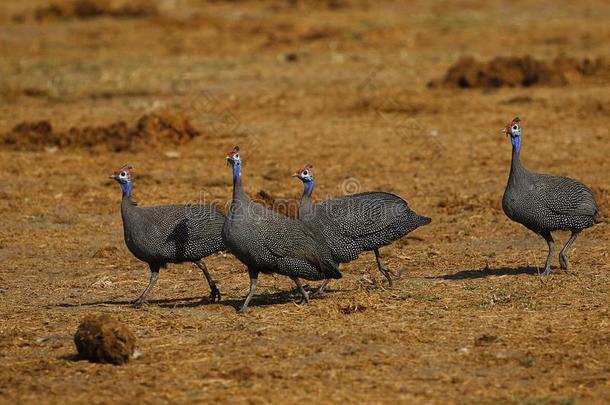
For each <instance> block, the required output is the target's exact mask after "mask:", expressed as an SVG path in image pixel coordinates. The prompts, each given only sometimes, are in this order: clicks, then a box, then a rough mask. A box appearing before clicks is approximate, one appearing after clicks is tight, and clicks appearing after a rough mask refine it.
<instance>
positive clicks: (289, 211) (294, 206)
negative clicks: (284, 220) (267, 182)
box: [254, 190, 299, 218]
mask: <svg viewBox="0 0 610 405" xmlns="http://www.w3.org/2000/svg"><path fill="white" fill-rule="evenodd" d="M254 201H256V202H258V203H259V204H262V205H264V206H265V207H267V208H269V209H271V210H274V211H277V212H279V213H280V214H283V215H286V216H287V217H290V218H297V217H298V216H299V202H298V201H296V200H294V199H292V198H278V197H276V196H273V195H271V194H269V193H268V192H267V191H265V190H260V191H259V192H258V194H256V196H255V197H254Z"/></svg>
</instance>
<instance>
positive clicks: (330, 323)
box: [0, 0, 610, 404]
mask: <svg viewBox="0 0 610 405" xmlns="http://www.w3.org/2000/svg"><path fill="white" fill-rule="evenodd" d="M68 3H69V4H68ZM81 3H82V4H84V3H83V2H81ZM88 3H90V4H94V3H95V4H98V6H99V4H102V6H99V7H98V6H95V7H97V8H94V10H97V11H96V12H95V13H85V14H83V13H79V12H76V11H74V10H76V8H74V7H75V6H74V4H76V3H75V2H66V3H65V4H67V5H60V6H57V4H60V2H55V1H54V2H48V1H43V0H19V1H17V0H6V1H3V2H1V3H0V51H1V55H2V58H0V134H3V135H2V143H1V144H0V224H1V226H0V258H1V259H2V260H1V263H2V265H1V266H0V303H1V305H0V358H1V359H2V361H0V402H3V403H34V402H35V403H83V402H88V403H92V404H95V403H109V402H136V401H137V402H145V403H170V402H171V403H175V402H212V403H214V402H220V401H223V402H231V403H267V402H274V403H280V402H282V403H297V402H301V403H302V402H303V401H313V402H321V401H324V402H333V403H337V402H370V403H389V402H396V401H401V402H405V403H527V404H568V403H587V404H588V403H600V404H602V403H608V402H610V384H609V382H608V381H609V377H610V330H609V319H608V315H609V301H610V291H609V290H610V288H609V285H610V272H609V270H610V259H609V257H608V246H609V242H610V235H609V232H608V230H609V228H608V219H607V218H608V217H609V216H610V215H609V214H610V160H609V159H608V156H610V142H609V141H608V140H609V139H610V133H609V129H608V128H609V126H608V122H609V118H610V91H609V90H610V82H609V81H608V80H606V79H605V78H604V77H605V76H603V75H602V76H591V77H589V76H587V77H584V75H580V76H583V77H579V76H573V75H571V74H568V75H567V76H566V80H565V81H562V82H561V83H560V84H559V85H557V84H555V83H545V82H541V83H537V85H536V86H529V87H521V85H515V86H514V87H510V86H508V87H506V86H503V87H497V86H482V88H477V87H476V86H474V87H470V88H466V89H464V88H459V86H457V87H456V86H454V85H452V86H449V87H447V86H442V85H441V86H437V87H435V88H430V87H429V86H428V83H430V82H431V81H438V80H439V79H442V78H443V77H444V76H445V74H446V72H447V71H448V69H450V67H451V66H453V65H454V64H455V63H456V62H457V61H458V60H460V58H461V57H463V56H471V57H472V58H474V60H475V61H480V62H477V63H482V64H484V65H485V64H486V63H487V62H488V61H492V60H494V58H507V59H500V60H509V61H510V60H513V59H508V58H515V57H517V58H522V57H523V56H524V55H525V56H527V57H528V58H531V59H532V60H535V61H539V62H540V63H548V61H553V60H554V59H555V58H556V57H557V56H565V57H567V58H573V60H575V61H583V60H585V59H587V60H589V61H597V60H607V59H604V58H608V56H609V52H610V51H609V50H608V43H609V41H610V28H609V27H610V25H609V24H608V21H609V20H610V4H609V3H608V2H606V1H591V2H587V3H586V4H585V3H582V2H561V3H557V2H550V1H549V2H534V1H529V0H525V1H521V2H518V3H513V2H502V1H492V2H485V1H480V0H474V1H468V2H458V3H449V2H442V1H433V2H408V4H406V2H405V4H403V2H395V1H381V2H372V1H366V0H354V1H349V0H339V1H337V0H333V1H316V2H305V1H275V0H274V1H272V0H267V1H210V2H204V1H195V0H184V1H164V0H159V1H153V2H149V3H147V2H141V3H138V4H143V6H142V7H144V9H145V10H153V11H150V12H148V11H147V12H143V13H137V14H131V15H130V14H129V13H126V12H125V13H121V12H120V10H123V9H121V7H122V6H121V4H119V3H121V2H108V3H104V2H94V1H90V2H88ZM124 3H125V4H127V3H129V2H124ZM52 4H55V5H56V6H53V5H52ZM62 4H64V3H62ZM105 4H111V5H112V7H113V8H111V9H109V8H104V7H105ZM133 4H136V3H133ZM146 4H148V5H146ZM50 7H51V8H52V7H56V9H60V10H67V11H65V12H64V11H61V12H60V13H56V14H52V15H49V14H46V15H45V14H44V10H47V11H48V10H49V9H50ZM62 7H64V8H62ZM100 7H101V8H100ZM108 7H110V6H108ZM147 7H152V8H147ZM41 10H43V11H41ZM99 10H101V11H99ZM107 10H111V11H107ZM112 10H119V11H116V12H113V11H112ZM41 13H42V14H41ZM41 15H43V17H40V16H41ZM600 58H601V59H600ZM579 63H580V62H579ZM515 115H519V116H521V118H522V120H523V121H522V124H523V131H524V141H523V159H524V162H525V164H526V165H527V167H528V168H530V169H531V170H535V171H539V172H545V173H552V174H557V175H568V176H571V177H574V178H577V179H580V180H581V181H583V182H584V183H586V184H587V185H589V186H590V187H591V188H592V189H593V190H594V192H595V193H596V197H597V201H598V204H599V206H600V209H601V214H602V217H603V218H604V221H603V222H602V223H601V224H599V225H597V226H595V227H593V228H591V229H589V230H587V231H585V232H583V233H582V235H581V236H580V237H579V238H578V239H577V241H576V243H575V245H574V248H573V251H572V252H571V255H570V259H571V262H570V263H571V268H570V271H569V272H568V273H564V272H561V271H560V270H559V268H558V263H557V260H556V258H555V262H554V274H552V275H551V276H550V277H547V278H544V279H541V278H540V277H538V275H537V273H538V270H539V266H541V265H542V263H543V261H544V258H545V256H546V244H545V243H544V241H543V240H542V239H541V238H540V237H538V236H536V235H534V234H532V233H531V232H529V231H527V230H526V229H525V228H523V227H522V226H520V225H518V224H515V223H513V222H511V221H510V220H508V218H506V216H505V215H504V213H503V212H502V208H501V198H502V193H503V191H504V187H505V184H506V178H507V175H508V168H509V164H510V142H509V141H508V140H507V139H506V138H505V137H504V136H503V135H502V134H500V133H499V130H500V129H501V128H503V126H504V125H505V124H506V122H507V121H509V120H510V119H512V118H513V117H514V116H515ZM142 117H148V118H146V119H147V121H146V122H147V123H148V124H147V125H144V126H140V124H139V123H140V122H141V119H143V118H142ZM171 117H173V118H171ZM119 123H123V124H119ZM117 126H118V127H120V128H123V129H120V130H114V129H116V128H118V127H117ZM87 128H89V129H87ZM113 128H114V129H113ZM139 128H144V129H142V130H141V131H140V130H139ZM168 128H170V129H168ZM171 128H174V129H175V128H178V129H179V130H178V131H174V130H172V129H171ZM134 133H136V134H140V135H141V136H139V138H143V140H141V141H137V142H135V141H134V142H127V141H126V139H132V138H133V137H132V138H129V134H132V135H133V134H134ZM100 134H101V135H100ZM7 137H12V138H11V139H13V140H14V142H12V143H11V142H6V139H8V138H7ZM135 138H138V137H135ZM139 138H138V139H139ZM149 139H150V140H151V141H150V142H149V141H148V140H149ZM50 140H51V141H50ZM62 140H63V141H62ZM235 144H238V145H239V146H240V147H241V149H242V151H243V153H242V157H243V159H244V168H243V173H244V184H245V187H246V189H247V191H248V192H249V193H250V194H251V195H252V196H256V197H257V198H259V199H260V200H261V201H264V202H265V203H267V204H269V205H270V206H274V207H276V208H277V209H278V210H281V211H282V212H286V213H288V214H292V215H294V212H295V210H296V207H297V206H298V204H297V201H298V198H299V197H300V193H301V187H302V186H301V184H300V182H298V180H295V179H294V178H292V177H290V174H291V173H292V172H294V171H295V170H296V169H299V168H301V167H303V165H305V164H306V163H311V164H313V165H314V167H315V172H316V178H317V183H316V184H317V186H316V187H317V188H316V196H317V198H318V199H323V198H326V197H329V196H335V195H341V194H344V193H346V192H354V191H365V190H384V191H389V192H393V193H396V194H398V195H400V196H402V197H404V198H406V199H408V201H409V203H410V206H411V207H412V208H413V209H414V210H415V211H416V212H418V213H421V214H422V215H426V216H430V217H432V218H433V222H432V223H431V224H430V225H428V226H426V227H423V228H421V229H418V230H416V231H415V232H413V233H412V234H410V235H409V236H408V237H406V238H403V239H401V240H399V241H397V242H396V243H394V244H393V245H391V246H389V247H386V248H383V249H382V255H383V257H384V259H385V261H386V263H387V264H388V266H389V267H390V268H392V269H394V270H395V271H399V272H400V273H401V277H400V279H399V280H398V281H397V283H396V285H395V286H394V287H392V288H390V287H388V286H387V284H385V283H383V282H382V277H381V275H380V274H379V272H378V271H377V269H376V266H375V262H374V256H373V255H372V254H370V253H367V254H363V255H362V256H361V258H360V259H358V260H357V261H354V262H352V263H349V264H346V265H344V266H342V272H343V274H344V277H343V278H342V279H341V280H338V281H333V282H332V283H331V284H330V286H329V291H328V293H327V294H326V295H325V296H324V297H322V298H319V299H314V300H312V302H311V303H310V304H309V305H306V306H299V305H297V304H296V303H295V302H296V301H297V300H298V294H297V293H296V291H294V290H293V286H292V284H291V282H290V280H288V279H286V278H283V277H280V276H265V275H262V276H261V279H260V287H259V295H258V296H257V297H255V299H254V300H253V302H252V305H251V310H250V312H249V313H248V314H247V315H245V316H241V315H238V314H237V313H236V308H237V307H238V306H239V305H240V304H241V302H242V300H243V298H244V297H245V295H246V292H247V287H248V277H247V273H246V271H245V268H244V266H243V265H242V264H241V263H239V262H238V261H237V260H236V259H235V258H233V257H232V256H231V255H229V254H218V255H215V256H213V257H210V258H208V259H206V264H207V266H208V268H209V269H210V272H211V273H212V275H213V277H214V278H215V279H216V280H217V282H218V287H219V288H220V290H221V292H222V293H223V300H222V301H221V302H220V303H215V304H209V303H208V300H207V296H208V294H209V290H208V287H207V284H206V283H205V281H204V280H203V277H202V275H201V274H200V271H199V270H198V269H197V268H196V267H195V266H194V265H190V264H184V265H174V266H170V267H169V268H168V269H167V270H163V271H162V273H161V276H160V281H159V283H158V284H157V287H156V288H155V290H154V291H153V293H152V296H151V299H150V304H149V305H148V306H146V307H144V308H143V309H137V310H136V309H134V308H132V307H131V306H130V305H129V304H130V301H132V300H133V299H135V298H136V297H137V296H138V294H139V293H140V292H141V291H142V290H143V289H144V287H145V286H146V283H147V282H148V270H147V267H146V265H145V264H143V263H141V262H138V261H137V260H136V259H135V258H133V257H132V256H131V254H130V253H129V251H128V250H127V248H126V247H125V244H124V242H123V234H122V224H121V218H120V213H119V204H120V190H119V189H118V187H117V185H116V184H114V183H113V182H112V181H111V180H110V179H108V175H109V174H110V173H111V172H112V171H113V170H114V169H116V168H117V167H120V166H121V165H123V164H125V163H130V164H132V165H133V166H134V176H135V186H134V187H135V189H134V190H135V191H134V192H135V198H136V200H137V201H138V203H139V204H141V205H152V204H166V203H178V202H183V203H189V202H199V201H204V202H207V203H214V204H217V205H218V206H220V207H222V209H226V208H227V206H228V201H229V199H230V195H231V179H230V171H229V169H228V168H227V166H226V162H225V160H224V156H225V155H226V153H227V152H228V151H229V150H230V149H231V148H232V147H233V145H235ZM117 145H119V147H117ZM566 239H567V235H564V234H558V235H557V238H556V240H557V245H561V244H562V243H563V242H565V240H566ZM310 284H311V285H312V286H313V284H314V283H310ZM95 314H108V315H112V316H113V317H116V318H117V319H119V320H120V322H122V323H123V324H125V325H126V326H127V327H128V328H129V329H130V330H132V331H133V332H134V334H135V336H136V339H137V349H138V350H139V351H140V352H141V353H142V355H141V357H139V358H138V359H135V360H133V361H130V362H129V363H127V364H125V365H122V366H114V365H109V364H95V363H89V362H87V361H83V360H78V359H77V358H76V356H75V355H76V348H75V345H74V340H73V336H74V333H75V331H76V329H77V327H78V325H79V324H80V322H81V321H82V320H83V319H84V318H85V317H86V316H88V315H95Z"/></svg>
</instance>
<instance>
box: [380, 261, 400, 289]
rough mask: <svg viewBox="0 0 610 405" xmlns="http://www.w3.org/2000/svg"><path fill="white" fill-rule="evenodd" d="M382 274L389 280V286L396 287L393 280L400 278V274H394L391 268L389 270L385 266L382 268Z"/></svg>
mask: <svg viewBox="0 0 610 405" xmlns="http://www.w3.org/2000/svg"><path fill="white" fill-rule="evenodd" d="M381 274H383V276H384V277H385V278H386V280H388V286H389V287H393V286H394V280H393V279H395V278H398V274H397V273H395V272H393V271H392V270H390V269H389V268H387V267H386V266H385V265H384V266H382V267H381Z"/></svg>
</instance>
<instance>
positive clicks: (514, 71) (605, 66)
mask: <svg viewBox="0 0 610 405" xmlns="http://www.w3.org/2000/svg"><path fill="white" fill-rule="evenodd" d="M586 77H602V78H605V79H610V60H608V59H607V58H602V57H600V58H597V59H588V58H585V59H583V60H578V59H575V58H569V57H566V56H558V57H556V58H555V59H553V60H549V61H540V60H536V59H534V58H532V57H531V56H522V57H513V58H504V57H498V58H494V59H492V60H491V61H489V62H480V61H477V60H475V59H474V58H473V57H472V56H464V57H462V58H460V59H459V60H458V61H457V62H456V63H455V64H454V65H453V66H451V67H450V68H449V70H447V73H445V76H444V77H443V78H442V79H441V80H439V81H432V82H430V83H428V86H429V87H462V88H470V87H480V88H489V87H504V86H508V87H528V86H533V85H547V86H563V85H566V84H569V83H571V82H576V81H579V80H582V79H583V78H586Z"/></svg>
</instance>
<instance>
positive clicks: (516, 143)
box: [510, 135, 521, 152]
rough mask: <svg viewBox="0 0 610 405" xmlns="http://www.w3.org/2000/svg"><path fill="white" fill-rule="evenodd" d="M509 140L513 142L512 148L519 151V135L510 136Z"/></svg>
mask: <svg viewBox="0 0 610 405" xmlns="http://www.w3.org/2000/svg"><path fill="white" fill-rule="evenodd" d="M510 141H511V143H512V144H513V150H514V151H515V152H519V151H520V150H521V135H517V136H511V137H510Z"/></svg>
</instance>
